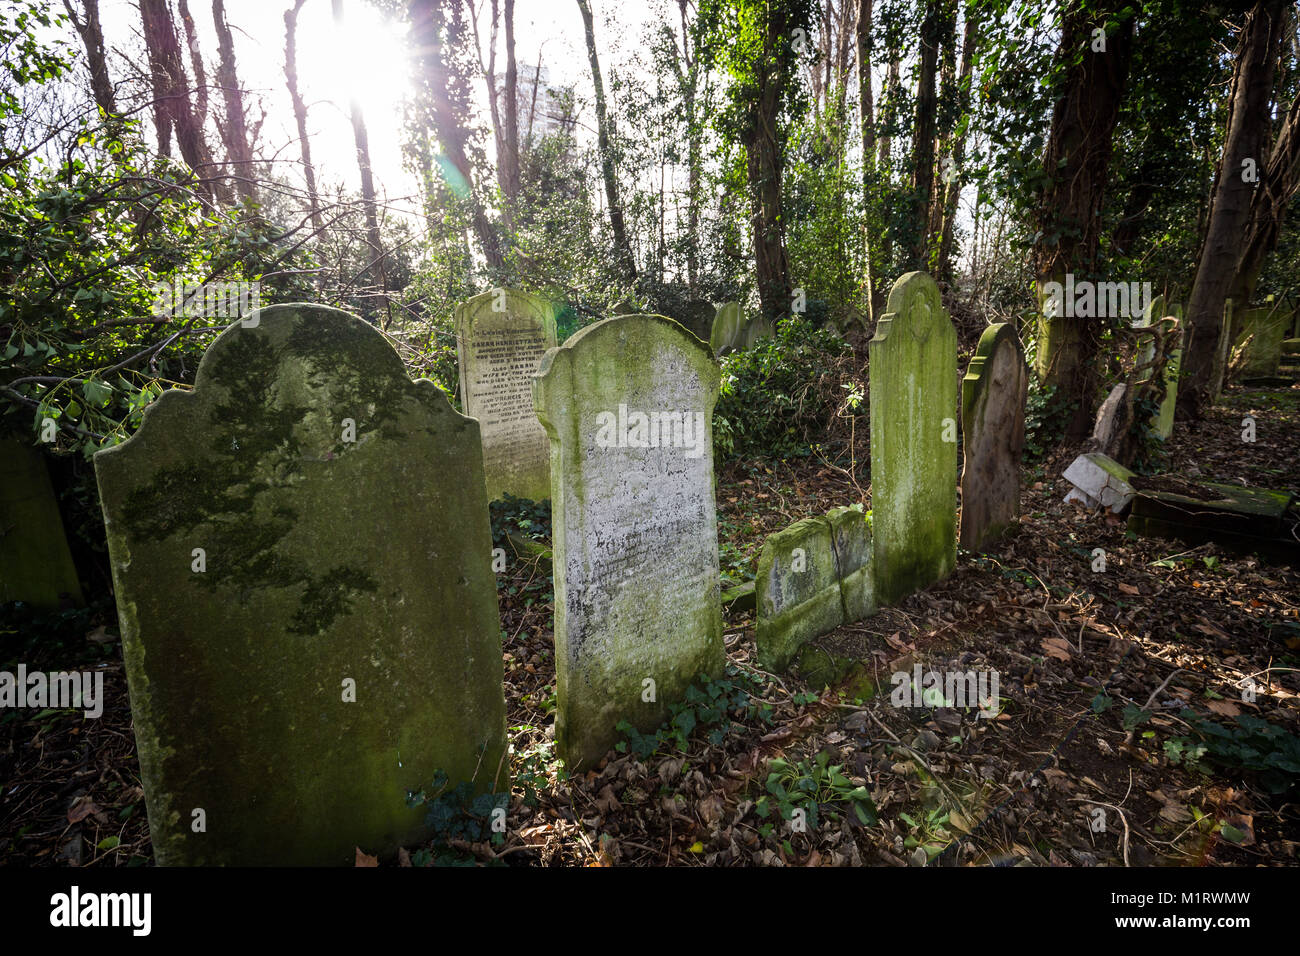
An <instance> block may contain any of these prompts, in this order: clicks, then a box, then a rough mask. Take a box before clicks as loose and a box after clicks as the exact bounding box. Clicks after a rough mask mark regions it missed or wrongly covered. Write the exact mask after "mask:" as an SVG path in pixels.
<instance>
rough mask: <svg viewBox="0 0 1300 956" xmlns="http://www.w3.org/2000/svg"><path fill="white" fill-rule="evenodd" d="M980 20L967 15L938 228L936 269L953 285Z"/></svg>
mask: <svg viewBox="0 0 1300 956" xmlns="http://www.w3.org/2000/svg"><path fill="white" fill-rule="evenodd" d="M979 42H980V40H979V17H977V16H971V15H969V14H968V15H967V17H966V26H965V28H964V30H963V31H962V40H961V70H960V71H959V72H958V75H957V91H956V103H955V107H956V110H955V112H956V115H955V116H954V118H953V120H952V126H953V128H954V130H955V132H954V133H953V135H952V136H951V138H950V139H949V144H950V149H949V153H948V160H949V165H948V171H947V172H946V173H945V175H944V177H943V180H944V181H943V186H942V188H943V205H942V220H941V224H940V227H939V255H938V261H937V263H936V266H935V270H934V271H935V273H936V275H937V277H939V278H942V279H944V280H946V281H948V282H951V281H952V243H953V230H954V228H955V226H956V222H957V203H958V201H959V200H960V199H961V187H962V183H963V182H964V179H965V177H964V176H963V175H962V163H963V162H964V161H965V159H966V136H967V134H968V133H969V131H970V127H969V122H970V116H969V113H970V99H971V97H970V84H971V73H972V71H973V70H974V67H975V50H976V47H977V46H978V45H979Z"/></svg>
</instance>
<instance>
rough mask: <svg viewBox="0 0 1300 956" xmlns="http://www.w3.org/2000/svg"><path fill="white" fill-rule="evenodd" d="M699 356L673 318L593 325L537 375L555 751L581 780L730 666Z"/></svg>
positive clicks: (705, 359) (714, 374)
mask: <svg viewBox="0 0 1300 956" xmlns="http://www.w3.org/2000/svg"><path fill="white" fill-rule="evenodd" d="M718 383H719V372H718V368H717V365H716V364H715V363H714V361H713V358H712V356H711V355H710V354H709V349H708V347H707V346H706V345H705V344H704V343H703V342H701V341H700V340H699V339H697V338H696V337H695V336H693V335H691V334H690V333H689V332H687V331H686V330H685V329H683V328H682V327H681V326H680V325H678V324H677V323H676V322H674V321H672V320H671V319H666V318H664V317H663V316H657V315H632V316H621V317H619V318H614V319H606V320H605V321H603V322H597V323H596V324H595V325H591V326H588V327H587V328H585V329H583V330H582V331H581V332H579V333H578V334H577V335H575V336H573V338H571V339H569V340H568V341H567V342H565V343H564V345H563V346H562V347H560V348H558V349H552V350H551V351H550V352H548V353H547V354H546V358H545V359H543V360H542V367H541V369H540V371H539V372H538V374H537V378H536V379H535V382H534V386H533V391H534V400H535V402H536V406H537V415H538V418H540V419H541V421H542V424H543V425H545V426H546V432H547V434H548V435H549V436H550V440H551V501H552V505H551V521H552V535H553V537H552V544H553V551H554V566H555V670H556V679H557V687H556V698H557V705H558V709H557V712H556V744H557V747H558V749H559V753H560V755H561V756H562V757H563V758H564V759H565V761H566V762H567V763H568V764H569V766H570V767H575V766H578V765H579V764H581V765H583V766H588V765H590V764H591V763H594V762H595V761H596V760H598V759H599V758H600V757H601V755H602V754H604V753H605V751H606V750H608V749H609V747H610V746H611V745H613V744H614V743H615V742H616V741H617V740H618V739H619V736H620V734H619V732H618V730H616V727H617V725H618V723H619V722H620V721H623V720H626V721H629V722H630V723H631V724H632V725H634V726H635V727H637V728H638V729H639V730H642V731H649V730H653V729H654V728H655V727H657V726H658V724H659V723H660V722H661V721H662V720H663V719H664V717H665V716H666V714H667V704H668V703H669V702H670V701H673V700H676V699H678V698H680V697H681V696H682V694H683V693H684V692H685V690H686V688H687V686H688V685H690V684H691V682H692V681H694V680H695V678H696V677H698V676H699V675H700V674H701V673H704V674H709V675H716V674H718V673H719V672H720V671H721V669H722V666H723V663H724V650H723V644H722V612H721V606H720V589H719V575H718V532H717V515H716V512H715V504H714V496H713V436H712V414H713V406H714V403H715V402H716V401H717V398H718Z"/></svg>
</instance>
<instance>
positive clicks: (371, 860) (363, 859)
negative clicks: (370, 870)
mask: <svg viewBox="0 0 1300 956" xmlns="http://www.w3.org/2000/svg"><path fill="white" fill-rule="evenodd" d="M356 865H357V866H378V865H379V858H378V857H375V856H367V855H366V854H364V853H362V852H361V847H357V863H356Z"/></svg>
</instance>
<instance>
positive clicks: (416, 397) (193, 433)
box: [95, 305, 508, 865]
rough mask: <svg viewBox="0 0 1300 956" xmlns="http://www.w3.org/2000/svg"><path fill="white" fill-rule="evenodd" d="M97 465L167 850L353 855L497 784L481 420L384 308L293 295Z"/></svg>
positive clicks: (152, 818)
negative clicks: (444, 779) (371, 318)
mask: <svg viewBox="0 0 1300 956" xmlns="http://www.w3.org/2000/svg"><path fill="white" fill-rule="evenodd" d="M95 471H96V475H97V477H98V480H99V490H100V496H101V498H102V501H103V506H104V518H105V524H106V529H107V535H108V552H109V558H110V560H111V563H112V569H113V583H114V586H115V588H116V596H117V606H118V614H119V620H120V621H121V627H122V649H123V656H124V657H125V661H126V671H127V679H128V683H129V687H130V692H131V708H132V714H133V716H134V720H135V734H136V742H137V750H138V752H139V756H140V771H141V779H142V781H143V783H144V789H145V797H146V802H147V806H148V811H149V829H150V835H151V837H152V840H153V848H154V855H155V859H156V861H157V862H158V863H159V864H160V865H217V864H228V865H322V864H348V863H351V862H352V861H353V860H354V857H355V851H356V848H357V847H360V848H362V849H363V850H365V851H367V852H370V853H387V852H390V851H392V850H394V849H395V848H396V847H398V846H400V845H402V844H406V843H411V842H417V841H420V840H422V839H423V838H424V836H425V833H426V830H425V825H424V822H423V817H424V813H425V811H423V810H420V809H412V808H409V807H408V806H407V804H406V795H407V792H408V791H418V790H420V789H422V788H424V787H427V786H428V785H429V784H430V782H431V781H432V780H433V779H434V776H435V774H436V773H437V772H438V771H442V772H444V773H446V774H447V776H448V777H449V780H450V785H451V786H455V785H456V783H457V782H461V781H473V783H474V785H475V787H476V788H478V789H483V790H487V789H498V790H499V789H500V788H501V787H503V786H508V784H507V783H505V782H504V776H503V774H504V770H503V767H504V760H505V757H504V754H505V701H504V695H503V691H502V671H501V648H500V643H499V626H500V625H499V619H498V615H497V605H496V591H495V586H494V581H493V578H492V574H491V567H490V562H491V557H490V556H491V547H492V543H491V532H490V530H489V526H488V512H487V498H486V496H485V494H484V490H483V489H484V483H483V465H482V451H481V445H480V441H479V426H478V423H477V422H476V421H475V420H474V419H472V418H466V417H464V416H462V415H459V414H457V413H456V412H455V410H454V409H452V407H451V405H450V404H449V403H448V401H447V399H446V396H444V395H443V393H442V392H441V391H440V390H439V389H438V388H437V386H435V385H434V384H433V383H432V382H430V381H423V380H422V381H420V382H412V381H411V380H410V379H409V378H407V376H406V371H405V369H404V367H403V365H402V362H401V359H400V358H398V356H397V354H396V353H395V352H394V351H393V349H392V347H391V346H389V344H388V343H387V342H386V341H385V339H384V337H383V336H382V335H381V334H380V333H379V332H378V331H377V330H375V329H374V328H372V327H371V326H369V325H367V324H365V323H364V322H361V321H360V320H358V319H356V318H354V317H353V316H351V315H348V314H347V313H345V312H340V311H338V310H336V309H330V308H325V307H322V306H314V305H278V306H273V307H270V308H266V309H262V310H261V311H259V312H257V313H254V314H253V316H251V317H250V318H248V319H245V320H244V323H242V324H241V323H236V324H235V325H233V326H231V327H230V328H229V329H227V330H226V331H225V332H223V333H222V334H221V336H219V337H218V338H217V340H216V341H215V342H213V343H212V345H211V346H210V347H209V348H208V350H207V352H206V353H205V354H204V356H203V360H202V362H201V363H200V364H199V368H198V372H197V377H196V381H195V387H194V389H193V391H180V390H172V391H168V392H165V393H164V394H163V395H162V396H161V397H160V398H159V399H158V401H157V402H155V403H154V404H153V405H152V406H150V407H149V409H148V410H147V411H146V413H145V417H144V422H143V424H142V426H141V427H140V430H139V431H138V432H137V433H136V434H135V435H134V436H133V437H132V438H131V439H130V440H129V441H127V442H126V443H124V444H122V445H119V446H116V447H113V448H109V449H105V450H103V451H100V452H99V453H98V454H96V456H95Z"/></svg>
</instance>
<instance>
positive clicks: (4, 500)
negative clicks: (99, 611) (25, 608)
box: [0, 438, 83, 611]
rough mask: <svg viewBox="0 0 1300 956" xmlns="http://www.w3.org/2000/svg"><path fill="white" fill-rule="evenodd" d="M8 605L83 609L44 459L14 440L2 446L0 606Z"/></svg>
mask: <svg viewBox="0 0 1300 956" xmlns="http://www.w3.org/2000/svg"><path fill="white" fill-rule="evenodd" d="M10 601H24V602H26V603H27V604H30V605H31V606H32V607H37V608H42V609H44V610H49V611H53V610H57V609H58V608H59V607H60V606H61V605H62V604H63V603H64V602H68V603H70V604H75V605H78V606H80V605H81V604H82V603H83V601H82V596H81V582H80V581H79V580H78V579H77V569H76V566H75V565H74V564H73V563H72V553H71V552H70V551H69V550H68V539H67V538H66V537H65V536H64V532H63V519H62V517H60V515H59V503H58V499H57V498H55V496H54V487H53V486H52V485H51V484H50V474H49V470H48V469H47V468H46V467H45V458H44V456H43V455H42V454H41V451H40V449H39V448H35V447H33V446H31V445H29V444H27V443H26V442H25V441H20V440H19V439H16V438H6V439H2V440H0V604H3V603H8V602H10Z"/></svg>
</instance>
